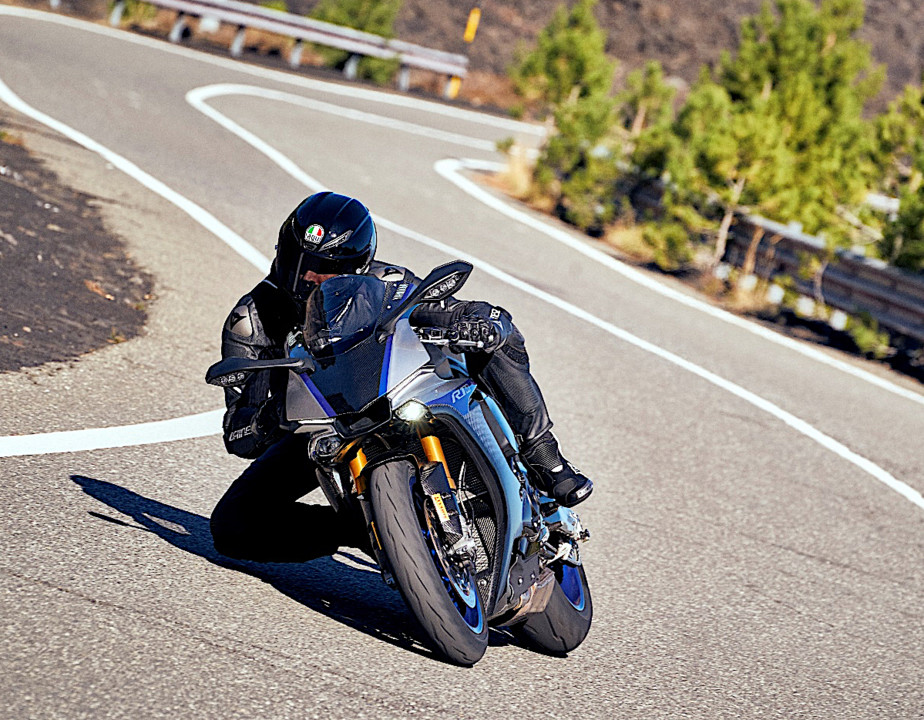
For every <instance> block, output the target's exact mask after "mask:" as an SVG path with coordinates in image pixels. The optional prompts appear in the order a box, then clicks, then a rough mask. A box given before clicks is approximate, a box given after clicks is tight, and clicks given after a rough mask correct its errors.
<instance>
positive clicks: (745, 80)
mask: <svg viewBox="0 0 924 720" xmlns="http://www.w3.org/2000/svg"><path fill="white" fill-rule="evenodd" d="M775 7H776V14H775V15H774V13H773V12H772V11H771V9H770V6H769V5H765V6H764V8H763V10H762V11H761V13H760V14H759V15H757V16H756V17H754V18H750V19H748V20H745V22H744V23H743V25H742V41H741V45H740V47H739V51H738V54H737V56H736V57H734V58H732V57H731V56H730V55H727V54H726V55H725V56H724V57H723V59H722V62H721V64H720V68H719V72H718V78H717V80H718V82H719V84H721V85H722V86H723V87H724V88H725V89H726V90H727V91H728V93H729V96H730V97H731V99H732V100H733V101H734V102H735V103H744V105H745V106H751V107H753V106H754V105H755V103H756V101H758V100H761V101H763V102H765V103H766V112H767V114H768V115H769V116H772V117H774V118H775V119H776V121H777V122H778V123H779V125H780V126H781V128H782V130H783V132H784V140H785V145H786V148H787V149H788V151H789V152H790V153H791V161H792V162H793V163H794V164H795V167H794V177H795V179H796V180H797V182H798V187H797V188H796V189H797V190H798V194H799V202H798V203H797V204H796V205H797V207H796V209H795V214H794V215H792V216H790V217H782V216H776V218H775V219H778V220H783V221H787V220H798V221H800V222H801V223H802V224H803V226H804V228H805V230H806V231H807V232H811V233H817V232H824V233H825V234H826V235H827V237H828V238H829V239H830V240H832V241H834V242H835V243H836V244H843V243H845V242H846V241H847V240H848V239H849V235H850V228H849V226H848V225H847V223H845V222H844V221H843V220H842V213H841V212H840V209H841V208H842V207H844V206H852V205H856V204H857V203H859V202H861V201H862V199H863V197H864V196H865V193H866V190H867V188H868V187H869V184H870V182H871V180H872V179H873V178H874V176H875V174H876V164H875V146H874V142H873V133H872V128H871V126H870V124H869V123H867V122H866V121H865V120H864V119H863V106H864V103H865V102H866V101H867V100H868V99H869V98H871V97H872V96H873V95H874V94H875V93H876V91H877V90H878V87H879V85H880V84H881V81H882V72H881V69H872V68H871V61H870V51H869V47H868V46H867V45H866V44H865V43H863V42H861V41H860V40H858V39H856V37H855V35H856V33H857V31H859V29H860V28H861V27H862V24H863V15H864V3H863V0H822V2H821V4H820V6H819V7H817V8H816V6H815V5H814V4H813V3H812V2H811V1H810V0H776V3H775Z"/></svg>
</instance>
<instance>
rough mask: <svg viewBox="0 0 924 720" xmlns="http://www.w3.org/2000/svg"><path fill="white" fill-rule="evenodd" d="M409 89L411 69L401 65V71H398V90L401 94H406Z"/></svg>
mask: <svg viewBox="0 0 924 720" xmlns="http://www.w3.org/2000/svg"><path fill="white" fill-rule="evenodd" d="M410 88H411V68H410V67H409V66H407V65H402V66H401V70H399V71H398V90H400V91H401V92H407V91H408V90H410Z"/></svg>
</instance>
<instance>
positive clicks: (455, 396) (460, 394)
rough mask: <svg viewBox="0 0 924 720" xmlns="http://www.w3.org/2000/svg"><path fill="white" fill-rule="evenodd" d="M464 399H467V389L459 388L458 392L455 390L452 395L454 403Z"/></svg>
mask: <svg viewBox="0 0 924 720" xmlns="http://www.w3.org/2000/svg"><path fill="white" fill-rule="evenodd" d="M464 397H465V388H459V389H458V390H454V391H453V393H452V401H453V402H456V401H457V400H461V399H462V398H464Z"/></svg>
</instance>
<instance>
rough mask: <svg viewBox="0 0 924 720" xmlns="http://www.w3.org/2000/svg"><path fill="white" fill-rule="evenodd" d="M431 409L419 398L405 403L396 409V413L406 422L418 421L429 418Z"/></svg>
mask: <svg viewBox="0 0 924 720" xmlns="http://www.w3.org/2000/svg"><path fill="white" fill-rule="evenodd" d="M429 414H430V410H429V409H428V408H427V406H426V405H424V404H423V403H422V402H418V401H417V400H408V401H407V402H406V403H404V405H402V406H401V407H399V408H398V409H397V410H395V415H397V416H398V417H399V418H401V419H402V420H404V422H406V423H416V422H420V421H421V420H424V419H426V418H427V416H428V415H429Z"/></svg>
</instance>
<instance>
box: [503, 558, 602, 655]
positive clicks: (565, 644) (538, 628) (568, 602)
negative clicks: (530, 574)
mask: <svg viewBox="0 0 924 720" xmlns="http://www.w3.org/2000/svg"><path fill="white" fill-rule="evenodd" d="M555 580H556V582H555V588H554V589H553V590H552V597H551V598H550V599H549V604H548V605H546V607H545V610H543V611H542V612H539V613H533V614H530V615H527V616H526V620H524V621H523V622H522V623H519V624H517V625H515V626H513V627H512V628H510V630H511V631H512V632H513V634H514V635H515V636H516V637H517V638H519V639H520V640H521V641H522V642H523V644H524V645H526V646H527V647H530V648H532V649H533V650H538V651H539V652H543V653H548V654H549V655H565V654H567V653H569V652H571V651H572V650H574V649H575V648H576V647H577V646H578V645H580V644H581V643H582V642H584V638H585V637H587V633H588V631H589V630H590V623H591V621H592V620H593V616H594V606H593V601H592V600H591V597H590V587H589V586H588V585H587V576H586V575H585V574H584V567H583V566H578V567H572V566H570V565H564V564H562V565H559V567H558V568H557V569H556V571H555Z"/></svg>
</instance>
